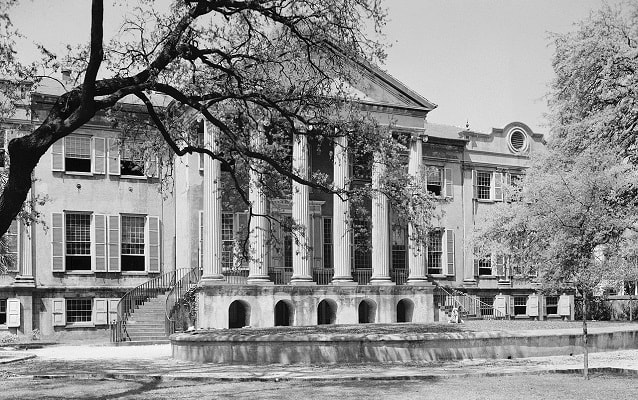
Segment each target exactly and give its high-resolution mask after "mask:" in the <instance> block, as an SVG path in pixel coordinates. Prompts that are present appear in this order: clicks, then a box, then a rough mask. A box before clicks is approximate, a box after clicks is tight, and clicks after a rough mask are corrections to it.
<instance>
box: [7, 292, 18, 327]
mask: <svg viewBox="0 0 638 400" xmlns="http://www.w3.org/2000/svg"><path fill="white" fill-rule="evenodd" d="M7 327H8V328H19V327H20V299H7Z"/></svg>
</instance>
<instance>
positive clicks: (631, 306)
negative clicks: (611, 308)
mask: <svg viewBox="0 0 638 400" xmlns="http://www.w3.org/2000/svg"><path fill="white" fill-rule="evenodd" d="M633 320H634V296H633V295H631V294H630V295H629V321H633Z"/></svg>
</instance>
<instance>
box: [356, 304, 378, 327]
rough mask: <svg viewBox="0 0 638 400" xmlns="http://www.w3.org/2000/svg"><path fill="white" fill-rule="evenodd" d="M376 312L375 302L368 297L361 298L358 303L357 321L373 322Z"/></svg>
mask: <svg viewBox="0 0 638 400" xmlns="http://www.w3.org/2000/svg"><path fill="white" fill-rule="evenodd" d="M376 314H377V304H376V303H375V302H374V301H372V300H368V299H364V300H361V303H359V323H360V324H370V323H374V322H375V316H376Z"/></svg>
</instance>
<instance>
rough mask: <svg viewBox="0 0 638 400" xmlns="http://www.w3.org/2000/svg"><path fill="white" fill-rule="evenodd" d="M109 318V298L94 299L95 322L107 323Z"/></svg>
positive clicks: (98, 323)
mask: <svg viewBox="0 0 638 400" xmlns="http://www.w3.org/2000/svg"><path fill="white" fill-rule="evenodd" d="M108 318H109V313H108V299H93V324H94V325H106V324H108V323H109V321H108Z"/></svg>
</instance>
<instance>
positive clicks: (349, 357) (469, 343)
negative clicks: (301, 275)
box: [171, 327, 638, 364]
mask: <svg viewBox="0 0 638 400" xmlns="http://www.w3.org/2000/svg"><path fill="white" fill-rule="evenodd" d="M588 342H589V349H590V351H591V352H597V351H611V350H618V349H633V348H638V327H632V328H620V329H619V328H615V329H614V328H609V329H594V330H593V332H590V335H589V338H588ZM171 344H172V349H173V350H172V351H173V357H174V358H176V359H179V360H188V361H196V362H202V363H220V364H234V363H237V364H326V363H327V364H331V363H367V362H381V363H392V362H418V361H437V360H459V359H472V358H493V359H506V358H519V357H535V356H551V355H571V354H579V353H582V347H581V346H582V334H581V333H579V331H578V330H576V329H569V330H553V331H521V332H455V333H433V334H415V335H356V334H334V335H320V334H306V335H303V334H297V335H291V334H274V335H251V334H250V330H248V329H247V330H241V331H238V332H236V333H235V332H233V333H228V332H215V331H198V332H193V333H181V334H175V335H173V336H171Z"/></svg>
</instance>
